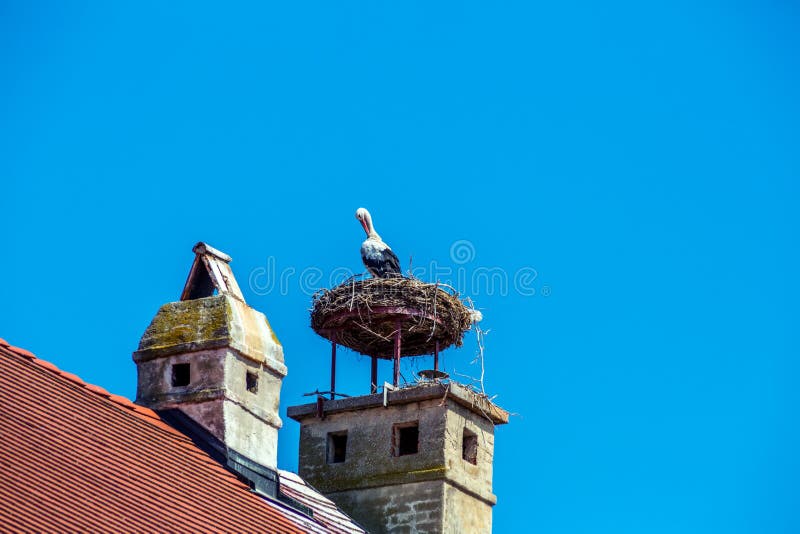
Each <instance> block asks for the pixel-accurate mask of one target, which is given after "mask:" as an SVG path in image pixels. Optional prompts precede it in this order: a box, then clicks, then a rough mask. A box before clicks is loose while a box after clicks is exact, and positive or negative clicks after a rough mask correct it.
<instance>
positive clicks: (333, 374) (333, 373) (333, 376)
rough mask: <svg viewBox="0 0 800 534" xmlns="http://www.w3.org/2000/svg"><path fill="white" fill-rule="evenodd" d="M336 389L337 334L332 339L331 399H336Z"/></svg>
mask: <svg viewBox="0 0 800 534" xmlns="http://www.w3.org/2000/svg"><path fill="white" fill-rule="evenodd" d="M334 391H336V335H335V334H334V337H333V341H331V400H333V399H334V396H335V393H334Z"/></svg>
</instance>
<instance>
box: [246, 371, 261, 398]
mask: <svg viewBox="0 0 800 534" xmlns="http://www.w3.org/2000/svg"><path fill="white" fill-rule="evenodd" d="M245 382H246V385H247V391H249V392H250V393H258V375H257V374H256V373H253V372H250V371H247V375H246V377H245Z"/></svg>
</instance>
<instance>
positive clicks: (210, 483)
mask: <svg viewBox="0 0 800 534" xmlns="http://www.w3.org/2000/svg"><path fill="white" fill-rule="evenodd" d="M0 436H2V439H0V502H1V503H2V505H0V531H3V532H10V531H36V532H42V531H45V532H67V531H69V532H75V531H85V532H119V533H122V532H275V533H283V532H287V533H288V532H309V531H311V532H325V531H326V530H328V525H325V526H324V527H323V526H322V525H321V524H319V523H316V522H315V521H313V520H311V519H309V518H308V517H307V516H304V515H302V514H300V513H298V512H296V511H294V510H292V509H290V508H287V507H284V506H283V505H282V504H280V503H277V502H273V501H270V500H268V499H264V498H262V497H259V496H258V495H256V494H255V493H253V492H251V491H250V489H249V488H248V486H247V485H246V484H244V483H243V482H241V481H240V480H239V479H238V478H236V476H234V475H233V474H232V473H231V472H229V471H227V470H226V469H224V468H223V467H222V466H221V465H220V464H219V463H217V462H216V461H214V460H213V459H212V458H211V457H210V456H209V455H208V454H206V453H205V452H203V451H202V450H201V449H199V448H198V447H197V446H195V445H194V444H193V443H192V442H191V441H190V440H189V439H188V438H187V437H186V436H184V435H183V434H181V433H180V432H178V431H177V430H175V429H173V428H172V427H171V426H169V425H167V424H166V423H165V422H163V421H162V420H161V419H160V418H159V416H158V414H156V413H155V412H153V411H152V410H149V409H147V408H143V407H141V406H137V405H136V404H133V403H132V402H131V401H129V400H128V399H126V398H124V397H119V396H117V395H112V394H110V393H108V392H107V391H105V390H104V389H103V388H100V387H98V386H93V385H90V384H86V383H84V382H83V381H81V379H80V378H78V377H77V376H75V375H73V374H70V373H66V372H63V371H60V370H59V369H58V368H57V367H55V366H54V365H53V364H51V363H48V362H46V361H43V360H40V359H38V358H36V357H35V356H34V355H33V354H31V353H30V352H28V351H26V350H24V349H20V348H17V347H12V346H9V345H8V343H6V342H5V341H4V340H2V339H0ZM325 509H326V510H325V513H326V514H329V513H330V510H328V507H327V506H325ZM345 518H346V516H345ZM337 519H338V518H337Z"/></svg>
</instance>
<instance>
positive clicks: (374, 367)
mask: <svg viewBox="0 0 800 534" xmlns="http://www.w3.org/2000/svg"><path fill="white" fill-rule="evenodd" d="M395 326H396V328H395V332H394V350H393V351H392V364H393V368H392V385H393V386H394V387H399V386H400V358H401V357H402V349H403V319H402V318H398V319H396V321H395ZM337 348H338V344H337V343H336V333H335V332H332V333H331V389H330V391H329V392H328V393H329V394H330V398H331V400H334V399H335V398H336V395H341V394H339V393H336V351H337ZM370 360H371V361H370V376H369V392H370V393H371V394H375V393H377V392H378V357H377V356H370ZM433 369H434V371H438V370H439V342H438V341H436V343H435V345H434V351H433ZM345 396H347V395H345Z"/></svg>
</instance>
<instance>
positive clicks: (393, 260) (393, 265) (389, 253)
mask: <svg viewBox="0 0 800 534" xmlns="http://www.w3.org/2000/svg"><path fill="white" fill-rule="evenodd" d="M383 254H384V262H383V268H384V270H385V271H386V272H387V273H391V274H402V273H401V271H400V260H399V259H397V254H395V253H394V251H393V250H392V249H390V248H387V249H386V250H384V251H383Z"/></svg>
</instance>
